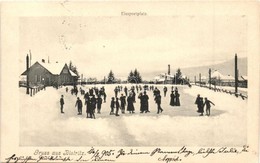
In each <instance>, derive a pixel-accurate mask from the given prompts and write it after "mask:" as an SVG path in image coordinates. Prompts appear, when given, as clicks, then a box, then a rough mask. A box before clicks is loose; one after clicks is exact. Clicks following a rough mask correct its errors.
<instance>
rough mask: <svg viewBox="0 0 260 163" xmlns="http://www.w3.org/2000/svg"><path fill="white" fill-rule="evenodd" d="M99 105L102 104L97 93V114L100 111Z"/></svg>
mask: <svg viewBox="0 0 260 163" xmlns="http://www.w3.org/2000/svg"><path fill="white" fill-rule="evenodd" d="M101 105H102V98H101V97H100V95H98V97H97V110H98V112H97V113H98V114H100V113H101V112H100V111H101Z"/></svg>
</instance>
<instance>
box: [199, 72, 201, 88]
mask: <svg viewBox="0 0 260 163" xmlns="http://www.w3.org/2000/svg"><path fill="white" fill-rule="evenodd" d="M199 81H200V87H201V73H200V74H199Z"/></svg>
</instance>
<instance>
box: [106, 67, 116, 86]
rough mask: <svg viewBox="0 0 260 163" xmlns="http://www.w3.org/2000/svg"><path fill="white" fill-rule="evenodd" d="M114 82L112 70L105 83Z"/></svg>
mask: <svg viewBox="0 0 260 163" xmlns="http://www.w3.org/2000/svg"><path fill="white" fill-rule="evenodd" d="M114 82H115V75H114V73H113V72H112V70H110V72H109V74H108V79H107V83H114Z"/></svg>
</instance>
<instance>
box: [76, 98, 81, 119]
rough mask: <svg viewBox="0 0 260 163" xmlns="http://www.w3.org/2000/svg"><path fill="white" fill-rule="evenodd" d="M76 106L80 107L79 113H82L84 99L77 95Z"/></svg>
mask: <svg viewBox="0 0 260 163" xmlns="http://www.w3.org/2000/svg"><path fill="white" fill-rule="evenodd" d="M75 107H77V108H78V115H82V101H81V99H80V98H79V97H77V101H76V104H75Z"/></svg>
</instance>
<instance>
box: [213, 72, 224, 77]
mask: <svg viewBox="0 0 260 163" xmlns="http://www.w3.org/2000/svg"><path fill="white" fill-rule="evenodd" d="M223 76H224V75H222V74H221V73H220V72H219V71H218V70H216V71H214V72H213V73H212V75H211V77H212V78H222V77H223Z"/></svg>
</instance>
